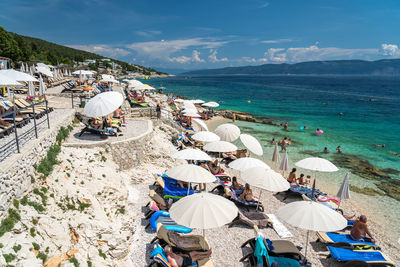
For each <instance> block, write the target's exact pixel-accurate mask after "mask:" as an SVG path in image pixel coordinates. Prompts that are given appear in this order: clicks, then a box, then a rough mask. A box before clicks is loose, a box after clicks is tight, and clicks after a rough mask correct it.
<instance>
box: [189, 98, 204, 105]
mask: <svg viewBox="0 0 400 267" xmlns="http://www.w3.org/2000/svg"><path fill="white" fill-rule="evenodd" d="M191 102H192V103H193V104H203V103H204V100H201V99H195V100H191Z"/></svg>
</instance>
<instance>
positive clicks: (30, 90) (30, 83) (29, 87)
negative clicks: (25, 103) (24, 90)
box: [28, 82, 35, 96]
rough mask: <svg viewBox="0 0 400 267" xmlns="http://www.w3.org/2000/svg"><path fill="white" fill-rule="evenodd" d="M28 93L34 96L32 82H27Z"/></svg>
mask: <svg viewBox="0 0 400 267" xmlns="http://www.w3.org/2000/svg"><path fill="white" fill-rule="evenodd" d="M28 95H29V96H35V87H34V86H33V82H28Z"/></svg>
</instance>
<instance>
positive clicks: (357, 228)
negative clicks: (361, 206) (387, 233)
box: [350, 215, 375, 243]
mask: <svg viewBox="0 0 400 267" xmlns="http://www.w3.org/2000/svg"><path fill="white" fill-rule="evenodd" d="M367 235H369V237H370V238H371V242H372V243H375V239H374V238H373V237H372V234H371V232H370V231H369V229H368V226H367V216H365V215H361V216H360V218H359V219H358V220H357V221H356V222H355V223H354V225H353V227H352V228H351V232H350V236H351V238H353V239H354V240H359V241H364V240H365V239H366V238H367ZM366 242H368V241H366Z"/></svg>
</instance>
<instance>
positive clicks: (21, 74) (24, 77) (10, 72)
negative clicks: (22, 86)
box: [0, 69, 39, 82]
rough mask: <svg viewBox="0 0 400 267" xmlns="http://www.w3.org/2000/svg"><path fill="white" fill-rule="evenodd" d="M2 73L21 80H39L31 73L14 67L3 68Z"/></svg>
mask: <svg viewBox="0 0 400 267" xmlns="http://www.w3.org/2000/svg"><path fill="white" fill-rule="evenodd" d="M0 73H1V74H3V75H5V76H7V77H9V78H11V79H13V80H16V81H19V82H38V81H39V80H38V79H36V78H35V77H32V76H31V75H29V74H26V73H24V72H20V71H17V70H13V69H8V70H1V71H0Z"/></svg>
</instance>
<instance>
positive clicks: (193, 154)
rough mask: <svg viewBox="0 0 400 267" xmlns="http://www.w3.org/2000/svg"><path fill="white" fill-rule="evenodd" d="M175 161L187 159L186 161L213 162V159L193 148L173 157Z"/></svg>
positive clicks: (179, 152)
mask: <svg viewBox="0 0 400 267" xmlns="http://www.w3.org/2000/svg"><path fill="white" fill-rule="evenodd" d="M172 157H173V158H174V159H186V160H211V157H210V156H209V155H207V153H205V152H203V151H201V150H198V149H193V148H188V149H183V150H181V151H178V152H176V153H175V154H173V155H172Z"/></svg>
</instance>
